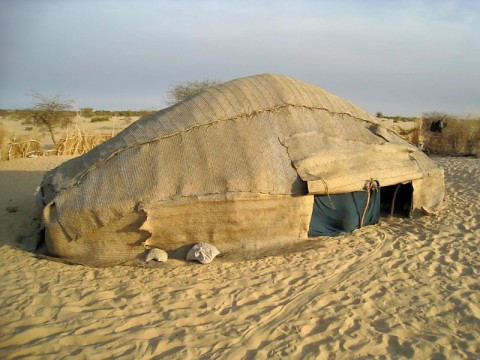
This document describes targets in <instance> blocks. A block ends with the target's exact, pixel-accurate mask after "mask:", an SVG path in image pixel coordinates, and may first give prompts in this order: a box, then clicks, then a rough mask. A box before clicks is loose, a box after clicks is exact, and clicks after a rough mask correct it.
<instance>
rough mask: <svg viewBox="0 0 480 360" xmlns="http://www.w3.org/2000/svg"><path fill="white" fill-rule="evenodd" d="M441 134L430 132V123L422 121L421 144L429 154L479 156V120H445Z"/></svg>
mask: <svg viewBox="0 0 480 360" xmlns="http://www.w3.org/2000/svg"><path fill="white" fill-rule="evenodd" d="M446 123H447V126H446V127H445V128H444V129H443V131H442V132H441V133H438V132H431V131H430V124H431V121H430V122H429V121H424V124H423V134H424V138H423V144H424V147H425V150H426V151H427V153H429V154H438V155H447V156H448V155H453V156H476V157H479V156H480V145H479V144H480V120H479V119H475V120H459V119H456V118H446Z"/></svg>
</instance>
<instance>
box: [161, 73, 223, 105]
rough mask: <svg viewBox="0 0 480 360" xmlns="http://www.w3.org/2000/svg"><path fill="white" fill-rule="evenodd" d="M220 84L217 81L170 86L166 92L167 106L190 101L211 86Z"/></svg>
mask: <svg viewBox="0 0 480 360" xmlns="http://www.w3.org/2000/svg"><path fill="white" fill-rule="evenodd" d="M221 83H222V82H220V81H217V80H209V79H206V80H203V81H199V80H193V81H187V82H184V83H180V84H177V85H175V86H172V87H171V88H170V89H169V90H168V104H169V105H175V104H177V103H179V102H181V101H184V100H187V99H190V98H192V97H194V96H195V95H197V94H200V93H201V92H202V91H204V90H206V89H208V88H209V87H211V86H214V85H219V84H221Z"/></svg>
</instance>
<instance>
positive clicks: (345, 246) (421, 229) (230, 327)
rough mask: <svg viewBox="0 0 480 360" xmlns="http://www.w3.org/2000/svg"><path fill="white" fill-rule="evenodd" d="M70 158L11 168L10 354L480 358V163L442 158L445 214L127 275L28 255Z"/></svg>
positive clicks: (6, 182)
mask: <svg viewBox="0 0 480 360" xmlns="http://www.w3.org/2000/svg"><path fill="white" fill-rule="evenodd" d="M64 160H65V158H62V159H59V158H37V159H17V160H15V161H11V162H8V163H7V162H5V163H1V164H0V174H1V175H0V185H1V188H2V194H1V197H0V211H1V212H2V217H1V222H0V226H1V238H0V244H1V247H0V250H1V253H0V277H1V279H2V285H3V286H2V292H1V295H0V358H3V359H11V358H38V357H44V358H55V359H62V358H69V359H71V358H80V359H84V358H86V359H93V358H115V359H123V358H124V359H142V358H145V359H148V358H157V359H190V358H191V359H242V358H244V359H262V358H267V357H268V358H286V359H353V358H356V359H370V358H375V357H377V358H418V359H426V358H429V359H454V358H455V359H459V358H460V359H462V358H464V359H472V358H478V357H479V356H480V336H479V333H480V247H479V245H480V226H479V224H480V205H479V204H480V195H479V194H480V160H479V159H469V158H438V159H437V160H438V162H439V163H440V164H441V165H442V166H444V167H445V169H446V185H447V197H446V201H445V206H444V208H443V210H442V212H441V213H440V214H439V215H438V216H430V217H424V218H421V219H416V220H413V219H399V218H386V219H383V220H382V222H381V223H380V224H379V225H377V226H371V227H365V228H363V229H360V230H358V231H356V232H354V233H353V234H350V235H348V236H343V237H338V238H320V239H316V240H310V241H306V242H305V243H302V244H301V249H302V251H300V252H289V253H286V254H278V255H276V256H270V257H266V258H262V259H258V260H251V261H241V262H232V261H231V260H227V259H221V258H220V259H218V260H217V259H216V260H215V261H214V262H213V263H211V264H209V265H204V266H202V265H198V264H194V263H186V262H183V261H178V260H171V261H169V262H167V263H166V264H161V265H159V266H155V267H152V266H148V267H126V266H119V267H114V268H88V267H83V266H76V265H66V264H62V263H58V262H53V261H50V260H45V259H38V258H36V257H35V256H34V255H33V254H31V253H28V252H26V251H25V250H24V249H25V245H24V244H23V243H22V240H21V239H22V237H23V236H24V235H26V234H28V232H29V231H30V230H31V229H32V227H33V226H34V223H35V222H34V221H33V220H32V218H33V217H34V216H35V208H34V203H33V193H34V191H35V187H36V186H37V185H38V184H39V183H40V179H41V177H42V175H43V172H44V171H45V170H46V169H48V168H50V167H52V166H54V165H55V164H56V163H58V162H60V161H64ZM7 207H8V208H9V211H10V212H9V211H7V210H6V208H7Z"/></svg>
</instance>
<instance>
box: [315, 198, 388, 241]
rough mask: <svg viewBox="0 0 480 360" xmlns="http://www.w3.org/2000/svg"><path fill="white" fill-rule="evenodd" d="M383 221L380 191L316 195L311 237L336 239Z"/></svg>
mask: <svg viewBox="0 0 480 360" xmlns="http://www.w3.org/2000/svg"><path fill="white" fill-rule="evenodd" d="M379 218H380V191H378V190H370V196H368V191H354V192H350V193H345V194H334V195H315V196H314V200H313V212H312V218H311V220H310V227H309V229H308V236H310V237H314V236H324V235H326V236H336V235H340V234H342V233H349V232H352V231H353V230H355V229H358V228H359V227H361V226H366V225H373V224H376V223H377V222H378V221H379Z"/></svg>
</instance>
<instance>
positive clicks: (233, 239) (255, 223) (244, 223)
mask: <svg viewBox="0 0 480 360" xmlns="http://www.w3.org/2000/svg"><path fill="white" fill-rule="evenodd" d="M312 208H313V196H289V195H265V194H234V195H232V194H226V195H224V194H222V195H212V196H207V197H203V198H201V199H198V200H196V201H193V202H192V200H189V199H183V200H182V201H171V202H165V201H162V202H157V203H151V204H148V206H147V207H146V208H144V209H143V210H144V211H145V212H146V214H147V221H146V222H145V224H144V225H143V226H142V229H144V230H147V231H148V232H150V233H151V234H152V236H151V237H150V238H149V239H148V240H147V241H146V242H145V245H146V246H147V247H148V246H151V247H159V248H162V249H166V250H175V249H177V248H179V247H181V246H184V245H191V244H193V243H196V242H209V243H211V244H213V245H215V246H216V247H217V248H218V249H219V250H220V252H229V251H244V250H246V251H250V250H256V249H261V248H267V247H269V246H276V245H284V244H287V243H290V242H293V241H295V240H298V239H306V238H307V236H308V235H307V232H308V227H309V224H310V219H311V216H312Z"/></svg>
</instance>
